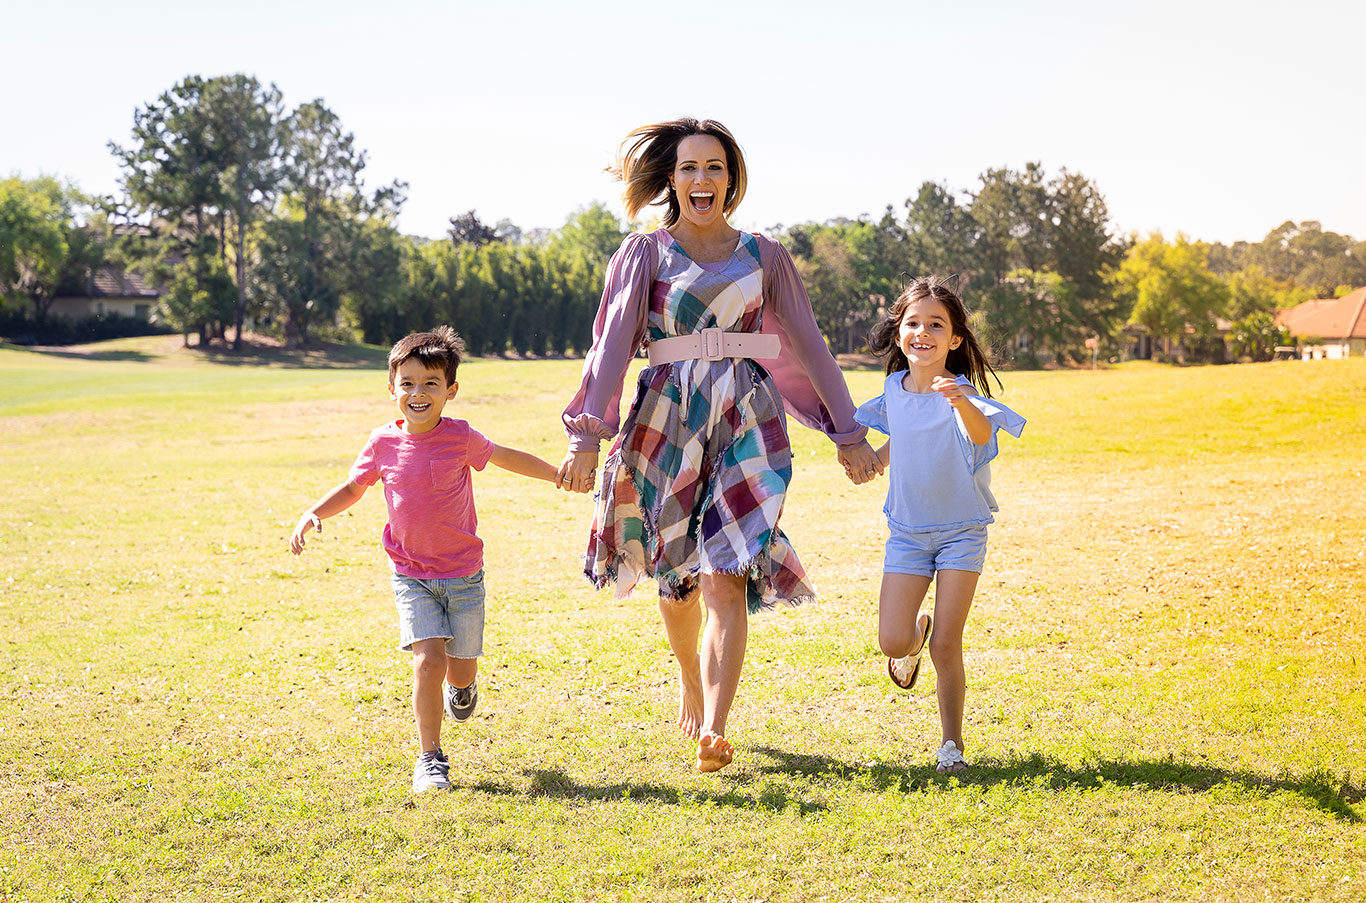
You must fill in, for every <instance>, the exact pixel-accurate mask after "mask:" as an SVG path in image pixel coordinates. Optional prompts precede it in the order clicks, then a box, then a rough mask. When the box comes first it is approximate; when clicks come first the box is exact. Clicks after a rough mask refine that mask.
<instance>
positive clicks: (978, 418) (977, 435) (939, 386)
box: [930, 376, 991, 445]
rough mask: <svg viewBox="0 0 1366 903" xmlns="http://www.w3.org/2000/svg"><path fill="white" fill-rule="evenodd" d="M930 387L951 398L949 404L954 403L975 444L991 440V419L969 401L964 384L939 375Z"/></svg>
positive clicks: (965, 428)
mask: <svg viewBox="0 0 1366 903" xmlns="http://www.w3.org/2000/svg"><path fill="white" fill-rule="evenodd" d="M930 388H931V389H934V390H935V391H936V392H938V393H939V394H940V395H943V396H944V397H945V398H947V399H948V400H949V404H951V405H953V409H954V410H955V411H957V412H958V417H959V419H961V420H962V421H963V429H964V430H966V431H967V434H968V438H969V439H971V440H972V444H973V445H986V444H987V443H988V442H990V441H991V421H989V420H987V415H986V414H983V413H982V412H981V411H980V410H979V409H978V408H977V406H976V405H975V404H973V403H972V402H970V401H968V394H967V392H965V391H963V386H960V385H959V384H958V382H957V381H956V380H954V379H951V378H948V377H944V376H937V377H935V380H934V382H933V383H931V384H930Z"/></svg>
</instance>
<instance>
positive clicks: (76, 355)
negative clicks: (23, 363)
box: [24, 348, 157, 364]
mask: <svg viewBox="0 0 1366 903" xmlns="http://www.w3.org/2000/svg"><path fill="white" fill-rule="evenodd" d="M24 350H25V351H30V352H33V353H34V354H41V355H43V356H44V357H65V358H73V359H78V360H83V361H135V362H137V363H140V364H141V363H146V362H147V361H150V360H154V359H155V358H156V357H157V355H155V354H148V353H147V352H145V351H132V350H129V351H58V350H57V349H55V348H25V349H24Z"/></svg>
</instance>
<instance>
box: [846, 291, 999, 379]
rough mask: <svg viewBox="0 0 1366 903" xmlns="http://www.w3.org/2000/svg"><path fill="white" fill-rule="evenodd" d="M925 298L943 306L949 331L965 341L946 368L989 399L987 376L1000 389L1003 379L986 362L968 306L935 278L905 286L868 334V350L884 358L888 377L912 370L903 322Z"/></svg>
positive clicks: (952, 353) (953, 353)
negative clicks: (904, 343)
mask: <svg viewBox="0 0 1366 903" xmlns="http://www.w3.org/2000/svg"><path fill="white" fill-rule="evenodd" d="M926 298H931V299H933V300H935V301H938V302H939V303H940V304H943V305H944V309H945V310H947V311H948V312H949V328H951V329H952V330H953V334H954V335H956V336H958V337H959V338H961V339H962V340H963V341H961V342H959V343H958V347H957V348H954V349H952V350H951V351H950V352H949V356H948V359H947V360H945V361H944V369H946V370H948V371H949V372H950V373H955V374H958V375H960V376H966V377H967V378H968V379H969V380H970V381H971V382H972V385H973V386H974V387H975V388H976V389H977V391H978V392H980V393H981V394H983V395H985V396H986V397H987V398H990V397H991V387H990V386H989V385H987V374H988V373H990V374H991V375H992V376H995V377H996V385H998V386H999V385H1000V384H1001V378H1000V377H999V376H996V370H995V369H994V368H993V367H992V366H991V362H990V361H988V360H987V355H986V352H984V351H983V350H982V346H981V345H980V344H979V343H978V341H977V336H975V335H973V333H972V327H971V326H970V325H969V323H968V308H967V305H965V304H964V303H963V299H962V298H960V297H958V294H957V293H956V292H955V291H954V290H953V289H951V288H949V287H948V286H947V285H946V284H945V283H944V281H943V280H941V279H938V278H936V277H934V276H921V277H920V278H918V279H912V280H911V281H910V282H909V283H908V284H907V285H906V288H905V289H903V290H902V292H901V294H900V295H898V296H897V299H896V302H895V303H894V304H892V306H891V308H890V309H889V310H888V311H887V313H886V314H884V315H883V317H882V319H880V320H878V321H877V323H876V325H874V326H873V328H872V330H870V331H869V333H868V349H869V350H870V351H872V352H873V353H874V354H876V355H877V356H878V357H880V358H882V360H883V364H884V366H885V367H886V368H887V370H886V372H887V374H888V375H889V376H890V375H891V374H893V373H896V372H897V371H899V370H909V369H910V368H911V363H910V361H908V360H906V353H905V352H904V351H902V350H901V343H900V341H899V339H900V337H901V319H902V317H904V316H905V315H906V308H908V307H910V306H911V304H912V303H914V302H916V301H923V300H925V299H926Z"/></svg>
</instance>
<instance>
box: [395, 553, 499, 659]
mask: <svg viewBox="0 0 1366 903" xmlns="http://www.w3.org/2000/svg"><path fill="white" fill-rule="evenodd" d="M391 582H392V583H393V586H394V607H395V608H397V609H398V645H399V648H401V649H403V650H404V651H405V652H411V651H413V643H414V642H416V641H417V640H430V639H435V638H437V637H441V638H443V639H445V641H446V654H447V655H449V656H451V657H452V658H478V657H479V656H481V655H483V654H484V572H483V571H480V572H479V573H477V574H473V575H471V576H469V577H450V578H448V579H444V580H419V579H418V578H416V577H405V576H403V575H402V574H393V575H392V579H391Z"/></svg>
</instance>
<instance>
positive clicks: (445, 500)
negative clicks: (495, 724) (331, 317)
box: [289, 326, 556, 792]
mask: <svg viewBox="0 0 1366 903" xmlns="http://www.w3.org/2000/svg"><path fill="white" fill-rule="evenodd" d="M463 351H464V346H463V344H462V343H461V341H460V337H459V336H457V335H456V334H455V330H453V329H451V328H450V327H449V326H441V327H438V328H437V329H436V330H435V331H433V332H420V333H415V334H414V335H410V336H407V337H406V338H404V339H401V340H399V342H398V344H396V345H394V347H393V350H392V351H390V352H389V395H390V397H392V398H393V399H394V401H396V402H397V403H398V413H399V419H398V420H396V421H394V422H392V423H388V424H385V425H384V426H381V427H379V428H378V429H376V430H375V431H374V432H372V433H371V434H370V439H369V441H367V442H366V443H365V447H364V448H363V449H361V453H360V456H359V457H358V458H356V463H355V464H353V465H352V466H351V471H350V474H349V475H348V478H347V480H346V482H344V483H341V484H340V485H338V486H336V487H335V488H333V489H332V490H331V491H330V492H328V493H327V494H326V495H324V496H323V497H322V498H321V499H319V500H318V501H317V503H315V504H314V505H313V506H312V507H311V508H309V509H308V510H307V511H305V512H304V514H303V517H301V518H299V524H298V526H296V527H295V528H294V534H293V535H292V536H290V538H289V547H290V549H291V550H292V551H293V552H294V554H295V555H298V554H299V553H301V552H302V551H303V550H304V537H305V536H306V535H307V533H308V531H309V530H317V531H318V533H319V534H321V533H322V529H323V525H322V520H323V518H326V517H331V516H332V515H334V514H338V513H340V512H342V511H345V510H346V509H347V508H350V507H351V506H352V505H354V504H355V503H356V502H357V501H359V500H360V497H361V496H362V495H364V494H365V490H366V488H367V487H369V486H372V485H374V483H375V482H377V481H379V482H383V483H384V501H385V503H386V504H387V505H388V508H389V522H388V523H387V524H385V526H384V551H385V552H387V553H388V554H389V558H390V560H391V561H392V562H393V571H394V572H393V577H392V582H393V587H394V601H395V605H396V606H397V608H398V627H399V645H400V646H401V647H402V648H403V649H404V650H408V651H411V652H412V653H413V718H414V720H415V721H416V722H417V737H418V742H419V744H420V745H421V750H420V752H419V754H418V757H417V762H416V763H415V764H414V765H413V790H414V791H416V792H421V791H424V790H441V789H445V788H447V787H449V786H450V778H449V772H450V762H449V760H447V758H446V756H445V755H444V754H443V753H442V752H441V712H442V708H443V706H444V708H445V711H446V712H447V713H448V714H449V715H450V716H451V718H453V719H454V720H455V721H457V722H463V721H467V720H468V719H469V718H470V716H471V715H473V714H474V707H475V704H476V703H477V702H478V699H479V688H478V684H477V683H476V682H475V675H476V671H477V667H478V656H480V655H482V654H483V651H484V570H483V568H484V556H483V550H484V544H483V542H482V541H481V540H480V539H479V537H478V535H476V533H475V527H476V524H477V519H476V517H475V513H474V496H473V493H472V492H471V487H470V468H471V467H473V468H474V469H475V470H483V469H484V466H485V465H486V464H488V463H489V462H492V463H494V464H496V465H497V466H499V467H501V468H503V469H504V470H510V471H512V472H513V473H519V474H522V475H523V476H528V477H535V478H537V479H541V480H548V481H550V482H552V483H553V482H554V481H555V476H556V468H555V467H554V466H553V465H551V464H550V463H549V462H547V461H543V460H542V459H540V458H538V457H536V456H535V455H531V454H528V453H526V452H522V451H517V450H516V449H512V448H504V447H503V446H501V445H495V444H494V443H492V442H490V441H489V440H488V439H487V438H485V437H484V436H483V435H481V434H480V433H479V432H478V431H477V430H475V429H474V428H472V427H471V426H470V425H469V424H468V423H467V422H466V421H464V420H453V419H451V418H449V417H442V416H441V411H442V409H443V408H444V407H445V405H446V402H448V401H450V400H451V399H453V398H455V394H456V392H457V391H459V389H460V384H459V383H458V382H456V380H455V371H456V368H457V367H458V366H459V365H460V360H461V353H462V352H463ZM443 686H444V692H443Z"/></svg>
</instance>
